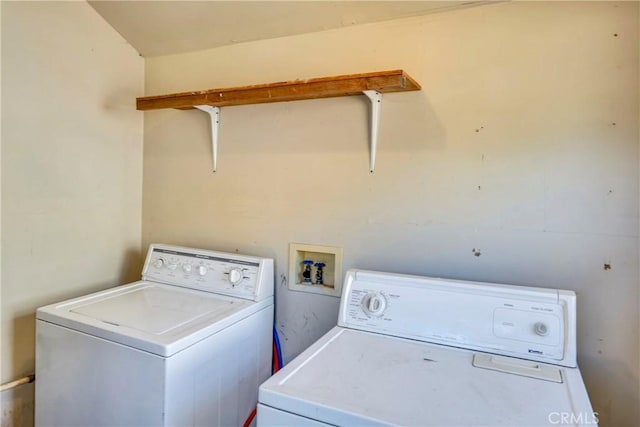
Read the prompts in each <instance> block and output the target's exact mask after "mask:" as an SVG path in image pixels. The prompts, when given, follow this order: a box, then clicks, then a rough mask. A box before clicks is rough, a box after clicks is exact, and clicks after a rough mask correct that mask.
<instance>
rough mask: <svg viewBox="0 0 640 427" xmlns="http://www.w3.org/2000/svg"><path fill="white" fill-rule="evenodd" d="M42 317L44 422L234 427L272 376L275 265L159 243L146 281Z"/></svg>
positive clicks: (39, 404)
mask: <svg viewBox="0 0 640 427" xmlns="http://www.w3.org/2000/svg"><path fill="white" fill-rule="evenodd" d="M36 317H37V324H36V403H35V404H36V407H35V413H36V414H35V416H36V425H37V426H41V427H44V426H65V427H68V426H196V425H198V426H202V425H207V426H239V425H242V423H243V422H244V420H245V419H246V418H247V417H248V416H249V414H250V413H251V412H252V410H253V408H254V407H255V405H256V403H257V394H258V393H257V392H258V386H259V384H260V383H261V382H263V381H264V380H266V379H267V378H268V377H269V376H270V374H271V354H272V353H271V351H272V350H271V349H272V328H273V260H272V259H267V258H256V257H251V256H243V255H237V254H228V253H221V252H213V251H207V250H200V249H191V248H183V247H177V246H168V245H159V244H154V245H151V246H150V248H149V251H148V254H147V258H146V261H145V264H144V269H143V271H142V280H141V281H138V282H135V283H131V284H127V285H123V286H119V287H115V288H112V289H108V290H105V291H102V292H97V293H94V294H91V295H87V296H83V297H80V298H75V299H71V300H68V301H64V302H60V303H57V304H52V305H48V306H46V307H42V308H39V309H38V310H37V314H36Z"/></svg>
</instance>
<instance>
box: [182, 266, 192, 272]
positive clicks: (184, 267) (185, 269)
mask: <svg viewBox="0 0 640 427" xmlns="http://www.w3.org/2000/svg"><path fill="white" fill-rule="evenodd" d="M182 271H184V272H185V273H191V264H182Z"/></svg>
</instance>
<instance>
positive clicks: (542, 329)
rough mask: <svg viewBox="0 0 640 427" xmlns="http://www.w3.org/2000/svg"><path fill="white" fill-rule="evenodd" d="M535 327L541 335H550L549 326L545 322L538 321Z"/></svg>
mask: <svg viewBox="0 0 640 427" xmlns="http://www.w3.org/2000/svg"><path fill="white" fill-rule="evenodd" d="M533 329H534V331H535V333H536V334H537V335H540V336H541V337H544V336H547V335H549V327H548V326H547V325H546V324H545V323H542V322H538V323H536V324H535V325H533Z"/></svg>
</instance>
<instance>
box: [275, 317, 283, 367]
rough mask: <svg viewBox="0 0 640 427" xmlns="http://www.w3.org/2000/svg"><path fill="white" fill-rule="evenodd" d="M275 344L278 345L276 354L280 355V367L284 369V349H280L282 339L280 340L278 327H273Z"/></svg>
mask: <svg viewBox="0 0 640 427" xmlns="http://www.w3.org/2000/svg"><path fill="white" fill-rule="evenodd" d="M273 342H275V343H276V352H277V353H278V365H279V366H280V368H282V365H283V363H282V349H281V348H280V338H278V331H276V327H275V326H274V327H273Z"/></svg>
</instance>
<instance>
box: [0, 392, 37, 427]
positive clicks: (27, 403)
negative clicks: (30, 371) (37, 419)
mask: <svg viewBox="0 0 640 427" xmlns="http://www.w3.org/2000/svg"><path fill="white" fill-rule="evenodd" d="M34 392H35V388H34V383H31V384H25V385H21V386H18V387H16V388H14V389H10V390H6V391H3V392H2V396H1V397H0V399H1V400H2V416H1V418H0V426H1V427H30V426H33V424H34V403H33V396H34Z"/></svg>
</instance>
